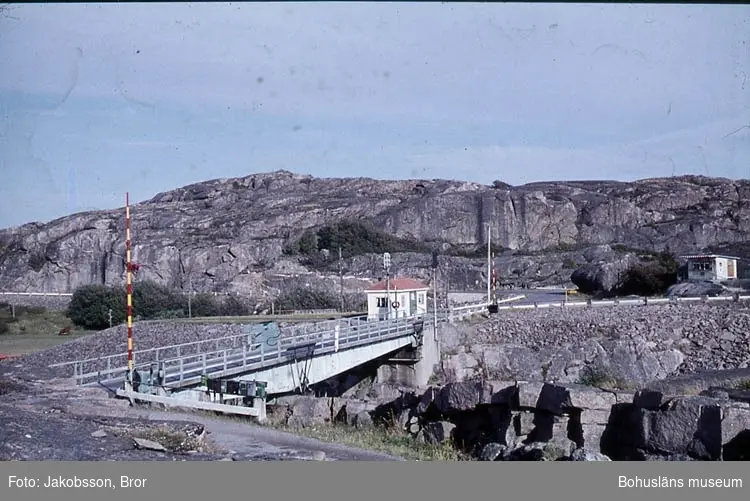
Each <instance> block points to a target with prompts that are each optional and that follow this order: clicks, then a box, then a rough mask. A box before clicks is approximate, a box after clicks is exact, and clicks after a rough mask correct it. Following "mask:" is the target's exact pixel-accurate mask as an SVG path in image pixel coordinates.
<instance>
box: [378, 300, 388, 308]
mask: <svg viewBox="0 0 750 501" xmlns="http://www.w3.org/2000/svg"><path fill="white" fill-rule="evenodd" d="M378 308H388V298H387V297H379V298H378Z"/></svg>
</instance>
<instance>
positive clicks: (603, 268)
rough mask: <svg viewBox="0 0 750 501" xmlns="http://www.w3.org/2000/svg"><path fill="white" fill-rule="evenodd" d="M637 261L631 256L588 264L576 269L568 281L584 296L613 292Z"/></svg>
mask: <svg viewBox="0 0 750 501" xmlns="http://www.w3.org/2000/svg"><path fill="white" fill-rule="evenodd" d="M637 261H638V259H637V258H636V257H635V256H634V255H631V254H628V255H625V256H623V257H621V258H619V259H615V260H612V261H599V262H595V263H589V264H585V265H583V266H581V267H580V268H578V269H576V270H575V271H574V272H573V273H572V274H571V275H570V281H571V282H573V284H574V285H575V286H576V287H578V290H580V291H581V292H583V293H584V294H596V293H601V292H604V293H608V292H613V291H614V290H615V288H616V287H617V286H618V284H619V282H620V278H621V277H622V276H623V275H624V273H625V272H626V271H627V269H628V268H630V267H631V266H632V265H633V264H635V263H636V262H637Z"/></svg>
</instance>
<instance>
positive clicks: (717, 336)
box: [439, 300, 750, 386]
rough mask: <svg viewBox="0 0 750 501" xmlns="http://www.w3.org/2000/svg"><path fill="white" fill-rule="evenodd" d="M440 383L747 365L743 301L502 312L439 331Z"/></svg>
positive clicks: (626, 375) (641, 376) (599, 377)
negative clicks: (440, 344) (442, 381)
mask: <svg viewBox="0 0 750 501" xmlns="http://www.w3.org/2000/svg"><path fill="white" fill-rule="evenodd" d="M441 332H442V334H441V338H442V339H441V343H442V346H443V362H442V365H441V370H440V373H439V374H440V376H441V377H442V378H443V380H444V381H446V382H447V381H463V380H466V379H473V378H477V377H485V378H491V379H516V378H517V379H522V380H536V381H541V380H547V381H557V382H564V383H572V382H576V381H579V380H590V381H598V382H599V383H600V384H605V383H606V384H610V385H614V386H616V385H618V384H625V385H634V384H635V385H638V384H646V383H648V382H650V381H653V380H657V379H663V378H666V377H670V376H675V375H678V374H691V373H695V372H700V371H706V370H720V369H738V368H739V369H741V368H747V367H748V366H750V302H749V301H747V300H743V301H738V302H734V301H722V302H717V303H711V302H706V303H702V302H699V301H698V302H693V303H677V304H651V305H643V306H625V305H621V306H599V307H586V306H583V307H575V308H573V307H570V308H545V309H538V310H534V309H531V310H505V311H502V312H500V313H498V314H496V315H492V316H491V317H490V318H489V319H488V320H486V321H484V322H481V323H476V324H473V325H470V326H460V325H459V326H455V327H449V328H446V329H445V330H443V331H441Z"/></svg>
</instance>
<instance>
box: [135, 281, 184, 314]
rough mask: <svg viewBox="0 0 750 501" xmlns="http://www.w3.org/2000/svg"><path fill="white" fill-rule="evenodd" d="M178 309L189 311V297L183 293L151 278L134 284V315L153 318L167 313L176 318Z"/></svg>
mask: <svg viewBox="0 0 750 501" xmlns="http://www.w3.org/2000/svg"><path fill="white" fill-rule="evenodd" d="M176 311H187V299H186V298H184V297H182V295H181V294H178V293H176V292H174V291H172V290H170V289H169V288H167V287H165V286H163V285H159V284H157V283H155V282H152V281H149V280H144V281H142V282H138V283H137V284H134V285H133V315H135V316H137V317H138V318H141V319H152V318H164V315H165V314H167V315H170V318H174V316H173V315H174V312H176ZM166 312H172V313H166Z"/></svg>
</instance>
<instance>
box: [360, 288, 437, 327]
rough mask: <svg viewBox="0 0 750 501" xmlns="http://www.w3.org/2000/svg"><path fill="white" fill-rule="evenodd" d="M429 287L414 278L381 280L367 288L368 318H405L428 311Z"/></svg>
mask: <svg viewBox="0 0 750 501" xmlns="http://www.w3.org/2000/svg"><path fill="white" fill-rule="evenodd" d="M428 290H429V287H427V286H426V285H424V284H423V283H422V282H420V281H419V280H414V279H413V278H392V279H390V281H386V280H381V281H380V282H378V283H376V284H373V285H371V286H370V287H368V288H367V289H365V293H366V294H367V319H368V320H383V319H385V318H388V314H389V311H388V310H389V309H390V318H404V317H411V316H415V315H424V314H426V313H427V291H428Z"/></svg>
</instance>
